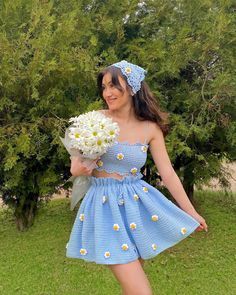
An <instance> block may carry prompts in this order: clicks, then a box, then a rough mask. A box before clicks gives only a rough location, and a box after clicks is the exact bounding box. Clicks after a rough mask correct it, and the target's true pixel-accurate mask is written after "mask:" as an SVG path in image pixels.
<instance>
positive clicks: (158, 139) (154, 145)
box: [150, 123, 207, 231]
mask: <svg viewBox="0 0 236 295" xmlns="http://www.w3.org/2000/svg"><path fill="white" fill-rule="evenodd" d="M150 125H151V126H150V133H151V141H150V152H151V155H152V157H153V160H154V162H155V165H156V167H157V169H158V172H159V173H160V175H161V178H162V180H163V182H164V184H165V186H166V187H167V189H168V190H169V192H170V193H171V195H172V196H173V198H174V199H175V200H176V201H177V203H178V204H179V206H180V207H181V209H182V210H184V211H185V212H187V213H188V214H189V215H191V216H193V217H194V218H195V219H197V220H198V221H199V223H200V224H201V228H204V229H205V230H206V231H207V225H206V222H205V220H204V219H203V218H202V217H201V216H200V215H199V214H198V213H197V212H196V210H195V208H194V207H193V205H192V203H191V202H190V200H189V198H188V196H187V194H186V192H185V190H184V188H183V185H182V183H181V181H180V179H179V177H178V175H177V174H176V172H175V171H174V169H173V167H172V165H171V162H170V158H169V155H168V153H167V150H166V146H165V140H164V136H163V133H162V131H161V129H160V127H159V126H158V125H157V124H155V123H151V124H150Z"/></svg>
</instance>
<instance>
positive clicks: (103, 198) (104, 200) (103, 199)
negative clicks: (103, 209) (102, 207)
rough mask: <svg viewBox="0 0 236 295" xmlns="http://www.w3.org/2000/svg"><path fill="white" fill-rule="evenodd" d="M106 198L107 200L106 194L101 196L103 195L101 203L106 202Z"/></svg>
mask: <svg viewBox="0 0 236 295" xmlns="http://www.w3.org/2000/svg"><path fill="white" fill-rule="evenodd" d="M107 200H108V198H107V197H106V196H103V197H102V203H103V204H104V203H106V202H107Z"/></svg>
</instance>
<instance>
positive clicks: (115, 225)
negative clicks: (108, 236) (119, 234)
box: [113, 223, 120, 231]
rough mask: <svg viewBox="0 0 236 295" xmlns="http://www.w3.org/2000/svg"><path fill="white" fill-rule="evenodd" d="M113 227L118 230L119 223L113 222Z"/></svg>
mask: <svg viewBox="0 0 236 295" xmlns="http://www.w3.org/2000/svg"><path fill="white" fill-rule="evenodd" d="M113 229H114V230H115V231H118V230H119V229H120V226H119V224H117V223H115V224H114V225H113Z"/></svg>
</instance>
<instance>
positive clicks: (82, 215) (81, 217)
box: [79, 213, 84, 221]
mask: <svg viewBox="0 0 236 295" xmlns="http://www.w3.org/2000/svg"><path fill="white" fill-rule="evenodd" d="M79 219H80V221H84V214H83V213H82V214H80V216H79Z"/></svg>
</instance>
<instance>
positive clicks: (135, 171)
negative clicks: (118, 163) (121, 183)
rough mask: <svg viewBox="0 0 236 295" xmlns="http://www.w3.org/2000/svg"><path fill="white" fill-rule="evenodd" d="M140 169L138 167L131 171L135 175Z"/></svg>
mask: <svg viewBox="0 0 236 295" xmlns="http://www.w3.org/2000/svg"><path fill="white" fill-rule="evenodd" d="M137 171H138V169H137V168H136V167H134V168H132V169H130V172H131V173H132V174H133V175H135V174H136V173H137Z"/></svg>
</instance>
